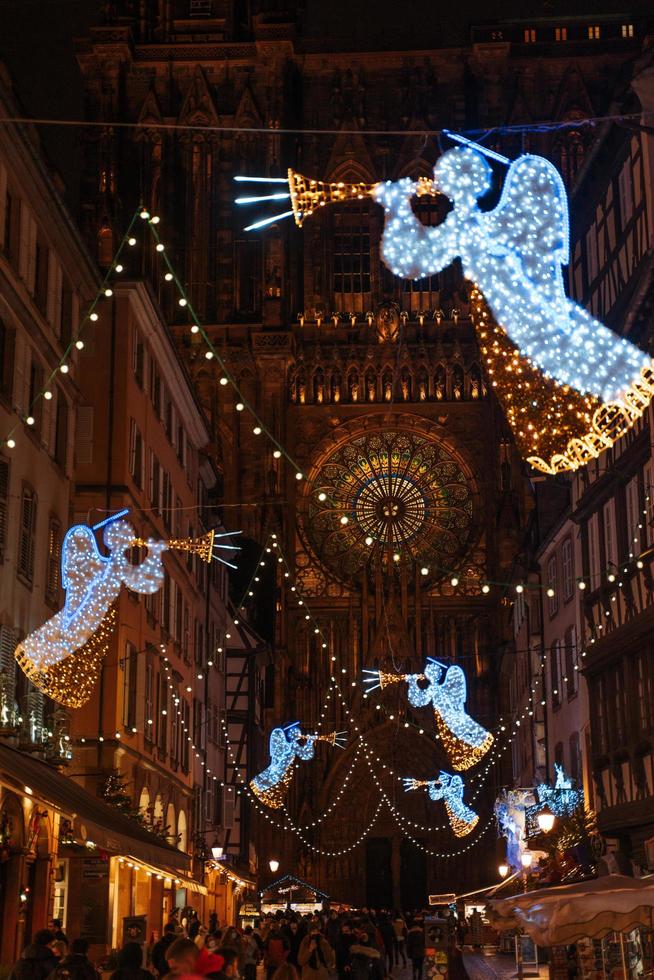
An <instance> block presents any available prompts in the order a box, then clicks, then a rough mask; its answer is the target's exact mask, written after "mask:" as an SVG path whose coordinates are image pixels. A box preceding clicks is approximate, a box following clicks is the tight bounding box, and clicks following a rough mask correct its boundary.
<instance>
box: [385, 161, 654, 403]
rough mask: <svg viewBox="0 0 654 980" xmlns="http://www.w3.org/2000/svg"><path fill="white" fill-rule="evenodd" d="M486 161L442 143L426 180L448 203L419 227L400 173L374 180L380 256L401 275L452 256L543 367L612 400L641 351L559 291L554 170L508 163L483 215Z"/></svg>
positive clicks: (561, 245) (563, 225)
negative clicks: (444, 211)
mask: <svg viewBox="0 0 654 980" xmlns="http://www.w3.org/2000/svg"><path fill="white" fill-rule="evenodd" d="M490 176H491V172H490V167H489V165H488V163H487V161H486V160H485V159H484V157H483V156H482V155H481V154H480V153H479V152H477V151H476V150H473V149H472V148H470V147H465V148H457V149H453V150H448V151H447V153H444V154H443V155H442V156H441V157H440V159H439V160H438V161H437V163H436V166H435V168H434V182H435V184H436V185H437V186H438V188H439V189H440V190H441V191H442V192H443V193H444V194H445V195H446V196H447V197H448V198H449V199H450V200H451V201H452V202H453V204H454V208H453V210H452V211H451V212H450V213H449V214H448V215H447V217H446V218H445V220H444V221H443V222H442V224H440V225H437V226H436V227H427V226H425V225H423V224H422V223H421V222H420V221H419V219H418V218H417V217H416V216H415V215H414V213H413V211H412V209H411V198H412V196H413V194H414V193H415V191H416V189H417V185H416V184H415V183H414V182H412V181H411V180H410V179H409V178H406V179H404V180H400V181H398V182H396V183H391V182H390V181H388V182H386V183H380V184H378V185H377V186H376V187H375V190H374V192H373V193H374V197H375V199H376V200H377V201H379V202H380V203H381V204H382V205H383V206H384V208H385V211H386V224H385V228H384V235H383V238H382V256H383V259H384V262H385V263H386V265H387V266H388V267H389V268H390V269H391V270H392V271H393V272H394V273H395V275H398V276H401V277H402V278H404V279H419V278H422V277H424V276H431V275H434V274H436V273H438V272H440V271H441V270H442V269H444V268H445V267H446V266H448V265H450V263H451V262H453V261H454V259H456V258H457V257H458V258H460V259H461V262H462V265H463V272H464V275H465V276H466V278H467V279H470V280H471V281H473V282H475V283H477V285H478V286H479V289H480V290H481V292H482V293H483V296H484V299H485V300H486V302H487V303H488V305H489V307H490V308H491V310H492V312H493V315H494V316H495V319H496V320H497V322H498V323H499V324H500V325H501V326H502V327H503V328H504V330H505V331H506V333H507V334H508V335H509V337H510V338H511V340H512V341H513V343H514V344H515V345H516V347H518V348H519V349H520V351H521V353H522V354H523V355H524V356H525V357H526V358H528V359H529V360H530V361H531V362H532V364H533V365H534V366H535V367H537V368H539V369H540V370H541V371H542V372H543V374H545V375H547V376H549V377H551V378H554V379H556V380H557V381H558V382H559V383H560V384H562V385H569V386H570V387H571V388H574V389H576V390H577V391H579V392H581V393H588V394H591V395H594V396H595V397H596V398H599V399H602V400H603V401H605V402H606V401H611V400H614V399H619V398H620V397H621V396H622V395H623V393H624V392H625V391H626V390H627V389H628V388H629V387H630V386H631V384H632V382H633V381H634V380H635V379H636V378H638V377H639V376H640V372H641V369H643V368H649V367H651V364H652V361H651V358H650V357H648V356H647V355H646V354H644V353H642V352H641V351H640V350H639V349H638V348H637V347H635V346H634V345H633V344H631V343H630V342H629V341H627V340H625V339H624V338H622V337H618V336H617V335H616V334H614V333H613V332H612V331H611V330H609V329H608V328H607V327H605V326H603V325H602V324H601V323H599V322H598V321H597V320H595V319H594V318H593V317H592V316H590V314H588V313H587V312H586V311H585V310H584V309H582V308H581V307H579V306H577V304H576V303H573V302H572V301H571V300H569V299H568V298H567V297H566V295H565V289H564V283H563V273H562V265H563V264H565V263H567V262H568V258H569V237H568V236H569V227H568V226H569V222H568V209H567V197H566V192H565V188H564V186H563V183H562V181H561V177H560V175H559V173H558V171H557V170H556V168H555V167H554V166H553V165H552V164H551V163H550V162H549V161H548V160H546V159H545V158H544V157H540V156H532V155H524V156H521V157H519V158H518V159H517V160H515V161H514V162H513V163H512V164H511V165H510V167H509V169H508V172H507V175H506V181H505V184H504V190H503V193H502V196H501V199H500V201H499V203H498V205H497V207H495V208H494V209H493V210H492V211H489V212H483V211H481V210H480V209H479V207H478V205H477V201H478V199H479V198H481V197H482V196H483V195H484V194H485V193H486V192H487V191H488V189H489V187H490Z"/></svg>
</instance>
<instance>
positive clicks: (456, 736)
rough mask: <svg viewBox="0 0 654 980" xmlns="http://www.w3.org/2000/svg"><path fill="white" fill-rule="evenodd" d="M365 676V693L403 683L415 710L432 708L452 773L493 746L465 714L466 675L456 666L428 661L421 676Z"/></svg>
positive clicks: (366, 672) (380, 673)
mask: <svg viewBox="0 0 654 980" xmlns="http://www.w3.org/2000/svg"><path fill="white" fill-rule="evenodd" d="M364 675H366V676H364V684H366V685H368V687H367V690H368V692H370V691H374V690H375V689H376V688H381V689H382V690H383V689H384V688H385V687H387V686H388V685H389V684H397V683H398V682H400V681H406V682H407V684H408V686H409V690H408V698H409V701H410V703H411V704H412V705H413V706H414V707H415V708H424V707H427V705H431V706H432V708H433V709H434V717H435V719H436V727H437V729H438V734H439V736H440V738H441V740H442V742H443V745H444V746H445V749H446V751H447V754H448V756H449V758H450V762H451V763H452V765H453V766H454V768H455V769H457V770H464V769H469V768H470V767H471V766H474V765H475V763H477V762H479V760H480V759H481V758H483V756H484V755H486V753H487V752H488V750H489V749H490V747H491V745H492V744H493V741H494V739H493V735H492V734H491V733H490V732H489V731H487V730H486V729H485V728H484V727H483V726H482V725H480V724H479V723H478V722H476V721H475V720H474V718H471V717H470V715H469V714H468V713H467V711H466V710H465V701H466V696H467V686H466V675H465V673H464V672H463V670H462V668H461V667H459V666H457V665H456V664H453V665H450V666H446V665H445V664H442V663H440V661H438V660H434V659H433V658H432V657H427V661H426V663H425V667H424V670H423V672H422V673H421V674H392V673H388V672H385V671H381V670H364Z"/></svg>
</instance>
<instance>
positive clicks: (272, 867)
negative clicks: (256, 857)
mask: <svg viewBox="0 0 654 980" xmlns="http://www.w3.org/2000/svg"><path fill="white" fill-rule="evenodd" d="M268 867H269V868H270V870H271V871H272V873H273V874H275V872H276V871H279V861H276V860H275V858H272V860H271V861H269V862H268Z"/></svg>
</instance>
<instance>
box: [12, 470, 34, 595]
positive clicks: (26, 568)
mask: <svg viewBox="0 0 654 980" xmlns="http://www.w3.org/2000/svg"><path fill="white" fill-rule="evenodd" d="M35 534H36V494H35V493H34V490H33V489H32V487H30V486H28V485H27V484H25V485H24V486H23V492H22V494H21V502H20V525H19V528H18V562H17V567H16V570H17V572H18V575H19V576H20V578H22V579H23V580H24V581H26V582H29V583H30V585H31V584H32V582H33V580H34V538H35Z"/></svg>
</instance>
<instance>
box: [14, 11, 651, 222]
mask: <svg viewBox="0 0 654 980" xmlns="http://www.w3.org/2000/svg"><path fill="white" fill-rule="evenodd" d="M301 6H302V7H304V10H305V13H304V18H303V21H304V22H303V33H304V34H305V35H306V36H310V37H316V38H320V37H324V36H328V37H331V38H333V39H334V41H335V42H336V43H337V44H338V46H344V47H348V48H354V47H358V48H366V47H368V46H370V47H382V48H384V47H390V46H395V45H402V44H403V43H405V44H407V45H408V46H411V45H415V44H416V43H419V44H420V45H421V47H440V46H443V45H449V44H455V45H456V44H465V43H466V42H467V40H468V38H469V27H470V24H471V23H483V22H484V21H488V20H493V19H495V18H511V17H516V18H524V17H537V16H555V15H556V14H557V13H562V14H563V13H565V15H566V16H568V17H569V16H571V15H572V14H574V13H577V14H583V13H588V12H589V11H592V13H594V14H598V13H623V14H624V15H625V16H628V12H631V13H633V14H636V15H637V14H639V13H641V14H643V13H648V14H651V10H652V5H651V0H633V2H631V3H629V4H624V3H623V4H621V3H619V2H616V0H587V2H586V3H585V4H577V3H575V4H570V3H568V4H565V3H563V4H560V3H543V2H542V0H494V2H493V0H490V2H488V3H482V2H480V0H475V2H468V3H458V4H457V3H451V4H446V3H441V2H438V0H408V2H406V3H399V2H398V0H330V2H329V3H325V2H324V0H304V3H303V4H302V5H301ZM101 7H102V0H0V58H2V59H3V60H4V62H5V63H6V64H7V66H8V68H9V70H10V72H11V74H12V76H13V78H14V81H15V86H16V89H17V93H18V96H19V99H20V102H21V104H22V106H23V107H24V109H25V112H26V114H27V115H31V116H39V117H46V118H56V117H64V118H72V119H80V118H82V114H83V102H82V87H81V79H80V74H79V71H78V68H77V64H76V61H75V56H74V48H73V38H75V37H83V36H84V35H85V34H86V33H87V32H88V29H89V27H90V26H92V25H93V24H94V23H98V22H99V21H100V18H101V14H100V11H101ZM418 39H419V40H418ZM41 135H42V138H43V141H44V146H45V149H46V151H47V154H48V156H49V158H50V160H51V161H52V163H53V165H54V166H55V167H56V168H57V169H58V170H59V172H60V173H61V174H62V175H63V176H64V177H65V181H66V184H67V187H68V188H69V193H68V198H69V203H70V204H71V205H72V206H73V208H74V207H75V204H76V200H75V188H76V186H77V183H78V180H77V178H78V175H79V153H78V145H79V133H78V132H77V131H76V130H63V129H56V130H55V129H54V128H43V129H42V130H41Z"/></svg>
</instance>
